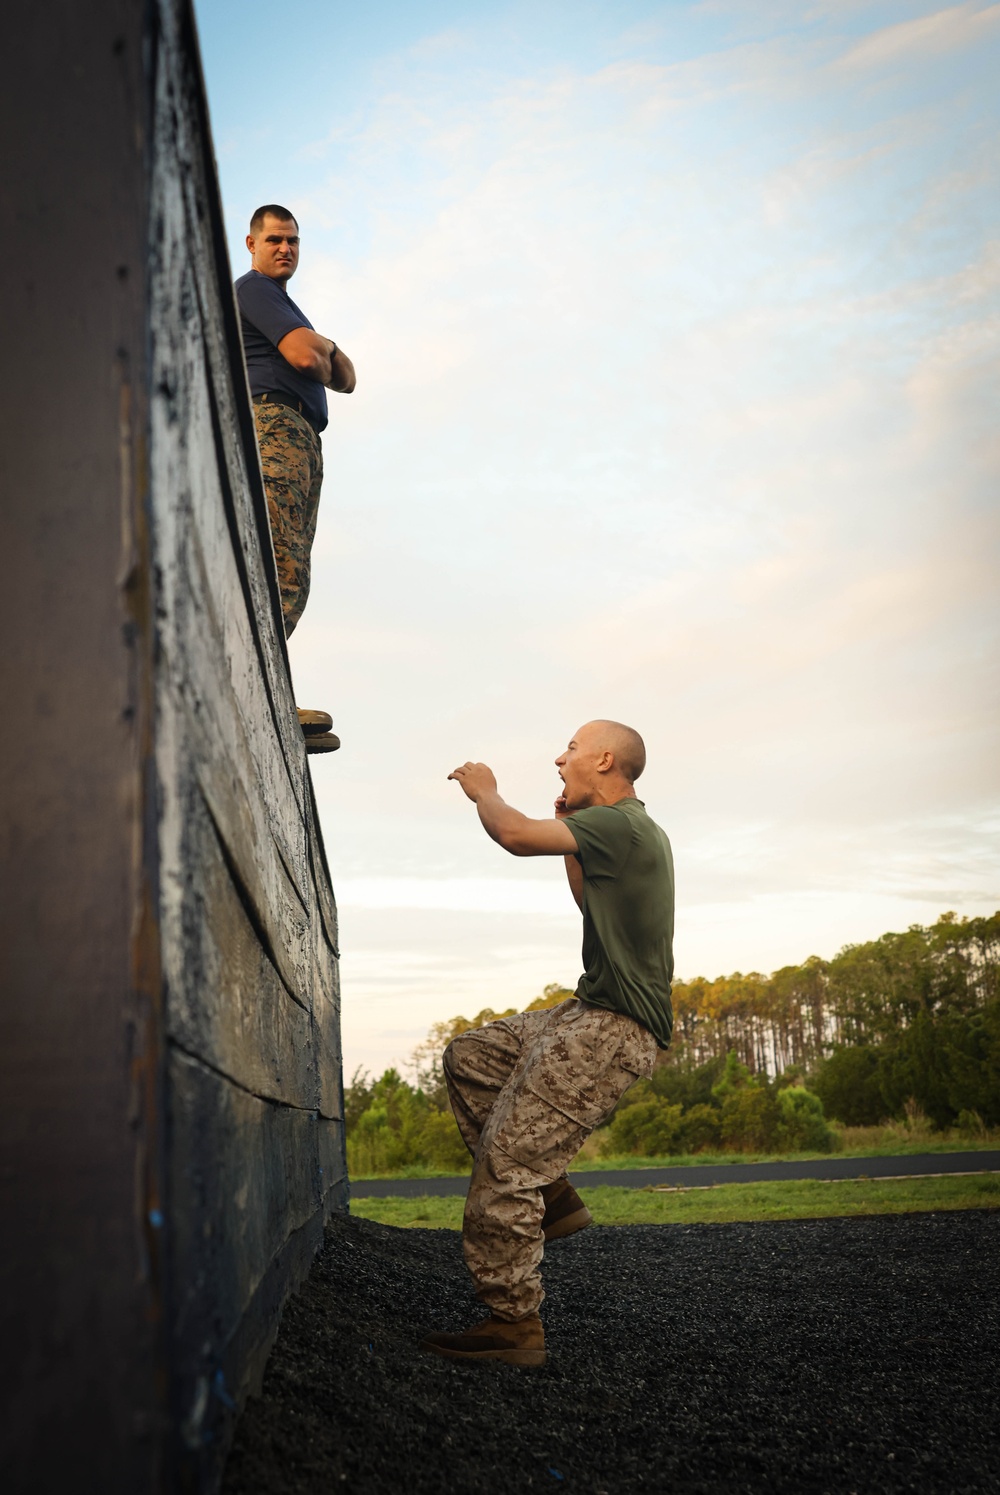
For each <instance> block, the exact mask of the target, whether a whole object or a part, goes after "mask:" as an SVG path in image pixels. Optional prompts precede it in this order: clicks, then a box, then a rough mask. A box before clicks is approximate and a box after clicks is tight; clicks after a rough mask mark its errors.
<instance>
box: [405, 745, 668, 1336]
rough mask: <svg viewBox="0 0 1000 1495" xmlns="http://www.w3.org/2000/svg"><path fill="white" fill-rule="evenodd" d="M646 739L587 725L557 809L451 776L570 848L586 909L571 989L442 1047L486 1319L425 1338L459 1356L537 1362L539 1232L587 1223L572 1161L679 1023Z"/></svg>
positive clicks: (484, 779)
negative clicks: (642, 788)
mask: <svg viewBox="0 0 1000 1495" xmlns="http://www.w3.org/2000/svg"><path fill="white" fill-rule="evenodd" d="M645 763H646V750H645V748H644V746H643V742H642V738H641V737H640V736H639V734H638V732H636V731H634V730H633V729H632V728H631V727H625V726H622V724H621V723H620V722H610V721H593V722H588V723H587V725H586V726H585V727H581V728H580V730H579V732H577V734H576V736H575V737H574V738H573V739H572V740H571V741H570V744H569V746H568V747H567V748H566V751H565V752H564V753H561V754H560V756H559V757H558V758H557V759H556V766H557V768H558V769H559V775H560V777H561V779H562V781H563V792H562V794H561V795H560V796H559V798H558V799H557V800H556V814H555V819H554V820H530V819H529V818H528V816H527V815H522V814H521V812H520V811H519V810H515V809H513V808H512V806H510V805H508V804H506V803H505V802H504V801H503V800H502V799H501V798H500V795H499V794H498V792H497V782H496V779H495V778H494V777H493V774H492V772H491V771H490V769H488V768H487V767H486V764H485V763H466V764H464V765H463V766H462V767H461V768H456V769H455V771H454V773H452V774H449V778H452V779H455V780H457V782H458V783H459V784H461V786H462V788H463V789H464V791H465V793H466V794H467V796H468V797H469V799H471V800H472V801H473V803H474V804H475V805H476V808H477V809H478V811H479V818H480V820H481V821H482V824H483V828H484V829H485V831H486V833H487V835H489V836H491V837H492V838H493V840H494V841H496V842H498V843H499V845H501V846H502V847H503V848H504V850H505V851H509V852H511V853H512V854H513V855H514V856H562V857H564V858H565V864H566V873H567V876H568V878H569V885H570V888H571V890H572V893H573V897H574V898H575V899H576V901H577V904H578V905H579V907H580V909H581V910H582V912H583V963H584V967H585V970H584V973H583V975H582V976H581V977H580V982H579V985H578V986H577V989H576V995H575V996H574V997H573V998H572V999H571V1000H570V1001H568V1002H562V1003H561V1004H560V1005H559V1006H558V1007H554V1008H551V1009H549V1010H548V1011H542V1012H522V1013H521V1014H520V1015H519V1016H517V1017H512V1018H501V1019H500V1020H499V1022H495V1023H488V1024H487V1025H486V1027H485V1028H476V1029H473V1031H472V1032H469V1033H463V1034H461V1036H460V1037H458V1038H456V1039H455V1040H454V1041H453V1042H452V1043H451V1044H449V1046H448V1049H447V1050H446V1052H445V1056H444V1072H445V1077H446V1079H447V1082H448V1093H449V1096H450V1098H451V1104H452V1109H453V1111H454V1112H455V1119H456V1121H457V1122H458V1126H459V1130H460V1131H461V1133H462V1136H463V1137H464V1138H465V1142H466V1144H467V1146H468V1148H469V1151H470V1152H471V1153H472V1155H473V1166H472V1178H471V1180H470V1183H469V1195H468V1199H467V1201H466V1206H465V1219H464V1222H463V1226H462V1243H463V1248H464V1251H465V1260H466V1264H467V1265H468V1268H469V1271H470V1272H471V1273H472V1278H473V1281H474V1282H475V1286H476V1296H477V1297H478V1298H479V1299H480V1301H481V1302H482V1303H484V1304H485V1305H486V1306H487V1307H488V1308H489V1310H490V1316H489V1318H487V1319H485V1320H484V1321H483V1322H482V1323H481V1324H477V1325H476V1326H475V1327H474V1328H472V1329H470V1330H468V1331H467V1332H466V1333H464V1334H443V1333H436V1334H429V1335H428V1336H427V1338H426V1339H425V1340H424V1341H423V1347H424V1348H425V1349H428V1350H432V1351H434V1353H435V1354H438V1355H444V1356H446V1357H447V1358H449V1359H456V1360H476V1361H485V1360H503V1361H506V1362H507V1363H508V1364H511V1365H543V1364H544V1363H545V1335H544V1332H543V1330H542V1323H541V1319H540V1318H539V1316H538V1309H539V1305H540V1304H541V1301H542V1298H543V1297H544V1293H543V1292H542V1282H541V1273H540V1271H539V1267H540V1265H541V1260H542V1254H543V1250H544V1243H545V1242H546V1241H551V1240H555V1239H558V1238H559V1237H560V1236H566V1235H571V1234H572V1233H573V1232H574V1231H576V1230H581V1229H583V1227H584V1226H586V1225H589V1224H590V1220H591V1217H590V1214H589V1212H588V1210H587V1208H586V1206H585V1205H584V1203H583V1201H582V1200H581V1199H580V1196H579V1195H578V1194H577V1193H576V1191H575V1190H574V1189H573V1187H572V1185H571V1184H570V1182H569V1180H568V1179H567V1177H566V1169H567V1167H568V1166H569V1164H570V1163H571V1162H572V1160H573V1158H574V1157H575V1156H576V1154H577V1153H578V1152H579V1150H580V1148H581V1146H582V1145H583V1142H584V1141H585V1139H586V1138H587V1137H588V1136H589V1134H590V1133H591V1132H592V1131H593V1129H594V1127H595V1126H599V1125H600V1124H601V1122H602V1121H604V1120H605V1119H606V1118H607V1117H608V1116H609V1115H610V1114H611V1112H612V1111H613V1110H614V1107H615V1106H616V1105H617V1103H618V1101H619V1100H620V1099H621V1097H622V1096H623V1095H624V1093H625V1091H626V1090H627V1089H628V1088H629V1086H630V1085H631V1084H633V1083H634V1081H635V1080H637V1079H640V1078H642V1077H648V1076H649V1075H650V1074H651V1073H652V1071H653V1064H654V1062H655V1059H656V1051H657V1048H664V1049H665V1048H666V1047H667V1045H668V1044H669V1042H670V1034H671V1030H672V1028H673V1010H672V1008H671V1005H670V983H671V980H672V978H673V953H672V946H673V933H674V867H673V858H672V856H671V852H670V842H669V841H668V840H667V838H666V836H665V835H664V833H663V831H662V830H661V829H660V827H659V826H658V825H656V824H655V822H654V821H652V820H651V819H650V818H649V816H648V815H647V814H646V811H645V808H644V806H643V804H642V801H641V800H639V799H637V798H636V794H635V788H634V785H635V781H636V779H637V778H638V777H639V775H640V774H641V772H642V770H643V768H644V767H645Z"/></svg>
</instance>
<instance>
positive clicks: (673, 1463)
mask: <svg viewBox="0 0 1000 1495" xmlns="http://www.w3.org/2000/svg"><path fill="white" fill-rule="evenodd" d="M544 1270H545V1285H546V1289H547V1292H548V1298H547V1300H546V1303H545V1304H544V1306H543V1309H542V1314H543V1317H544V1319H545V1323H546V1334H547V1338H548V1347H549V1363H548V1365H546V1366H545V1367H544V1368H543V1369H539V1370H519V1369H516V1368H514V1367H510V1366H502V1365H492V1366H470V1365H464V1364H456V1363H454V1362H451V1361H444V1360H439V1359H437V1358H436V1357H434V1356H432V1355H426V1354H424V1353H422V1352H420V1351H419V1350H418V1349H417V1341H418V1340H419V1338H420V1336H421V1334H422V1333H423V1332H424V1331H425V1330H426V1329H427V1328H429V1327H435V1328H442V1329H460V1328H462V1327H464V1326H466V1325H467V1324H469V1323H471V1322H474V1321H475V1320H476V1319H477V1318H479V1317H480V1316H481V1314H480V1312H479V1310H478V1308H477V1305H476V1304H475V1303H474V1300H473V1298H472V1294H471V1290H470V1288H469V1285H468V1281H467V1278H466V1275H465V1270H464V1267H463V1264H462V1259H461V1247H460V1239H459V1237H458V1235H457V1234H455V1233H453V1232H451V1231H443V1230H442V1231H431V1230H405V1231H404V1230H396V1229H393V1228H391V1227H389V1226H385V1225H376V1224H374V1223H372V1222H370V1221H367V1220H352V1219H348V1218H346V1217H344V1218H338V1219H336V1220H334V1222H333V1223H332V1225H331V1226H330V1229H329V1232H328V1236H327V1241H326V1245H325V1247H324V1249H323V1252H322V1253H321V1255H320V1257H319V1258H318V1259H317V1262H316V1266H315V1268H314V1270H313V1272H312V1274H311V1275H310V1277H309V1280H308V1282H307V1283H306V1285H305V1287H304V1289H303V1291H302V1292H301V1293H300V1294H299V1295H298V1297H296V1298H295V1299H294V1300H293V1301H292V1302H291V1303H290V1304H289V1305H288V1307H287V1309H286V1311H285V1316H284V1320H283V1323H282V1327H281V1333H280V1335H279V1338H278V1342H277V1344H276V1347H275V1350H274V1353H273V1355H272V1357H271V1361H270V1363H269V1366H268V1370H267V1374H266V1377H265V1382H264V1388H263V1395H262V1397H261V1398H259V1399H257V1400H252V1401H250V1402H249V1403H248V1405H247V1408H246V1410H245V1412H244V1414H243V1416H242V1418H241V1420H240V1422H239V1424H238V1426H237V1430H236V1438H235V1443H234V1446H233V1449H232V1453H231V1455H230V1459H229V1463H228V1467H227V1470H226V1476H225V1481H224V1487H223V1488H224V1490H225V1492H226V1495H328V1492H330V1491H336V1490H348V1491H352V1492H353V1491H356V1492H359V1495H368V1492H379V1495H382V1492H386V1495H389V1492H396V1491H405V1492H411V1491H412V1492H415V1495H419V1492H427V1495H441V1492H449V1495H471V1492H477V1495H478V1492H485V1495H494V1492H495V1495H515V1492H520V1491H525V1490H548V1491H558V1492H560V1495H563V1492H570V1491H579V1492H587V1495H600V1492H606V1495H626V1492H630V1491H633V1490H650V1491H671V1492H673V1491H683V1492H692V1495H694V1492H703V1495H709V1492H711V1495H715V1492H723V1491H724V1492H727V1495H738V1492H743V1491H754V1492H757V1491H769V1492H770V1491H776V1492H789V1495H793V1492H794V1495H799V1492H804V1491H824V1492H830V1495H840V1492H843V1495H849V1492H851V1491H854V1492H857V1495H869V1492H871V1495H875V1492H882V1491H893V1492H895V1491H917V1492H920V1495H927V1492H938V1491H940V1492H942V1495H964V1492H977V1495H978V1492H985V1491H991V1492H995V1491H998V1490H1000V1433H998V1427H1000V1412H998V1390H1000V1387H998V1374H997V1372H998V1359H1000V1313H998V1293H997V1286H998V1280H1000V1213H994V1212H987V1211H968V1212H961V1213H953V1214H952V1213H946V1214H921V1215H903V1216H899V1215H897V1216H882V1217H876V1218H868V1219H851V1220H809V1221H796V1222H789V1223H787V1224H774V1223H769V1224H752V1225H689V1226H679V1225H667V1226H657V1225H632V1226H624V1227H617V1228H613V1227H604V1228H602V1227H596V1226H595V1227H592V1228H591V1229H590V1230H587V1231H584V1232H582V1233H581V1234H580V1235H578V1236H575V1237H573V1238H572V1239H570V1240H567V1241H561V1242H558V1243H555V1244H553V1245H552V1246H551V1247H550V1248H549V1251H548V1253H547V1256H546V1260H545V1269H544Z"/></svg>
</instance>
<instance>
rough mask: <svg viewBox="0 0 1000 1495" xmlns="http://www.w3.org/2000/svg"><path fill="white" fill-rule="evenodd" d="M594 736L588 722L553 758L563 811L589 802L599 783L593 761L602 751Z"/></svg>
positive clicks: (599, 757) (595, 733)
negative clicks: (555, 757) (557, 773)
mask: <svg viewBox="0 0 1000 1495" xmlns="http://www.w3.org/2000/svg"><path fill="white" fill-rule="evenodd" d="M598 739H599V732H598V729H597V727H595V726H594V724H593V723H592V722H588V723H587V725H586V726H585V727H581V728H580V730H579V731H578V732H577V733H576V735H575V737H571V738H570V740H569V745H568V747H566V748H565V749H564V751H563V752H561V753H560V754H559V757H558V758H557V759H556V768H558V770H559V777H560V778H561V779H562V781H563V785H564V788H563V795H564V797H565V800H566V808H567V810H582V809H583V808H584V807H585V806H586V805H589V804H590V803H591V802H592V799H593V795H594V793H595V791H596V789H597V786H598V783H599V775H598V772H597V764H598V762H599V761H600V759H601V758H602V756H603V753H604V748H603V747H602V746H601V744H600V742H599V740H598Z"/></svg>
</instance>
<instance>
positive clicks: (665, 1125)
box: [600, 1096, 683, 1158]
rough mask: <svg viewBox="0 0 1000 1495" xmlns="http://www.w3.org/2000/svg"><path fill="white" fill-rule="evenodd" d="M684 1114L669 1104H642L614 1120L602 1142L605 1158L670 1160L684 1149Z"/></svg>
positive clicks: (626, 1108)
mask: <svg viewBox="0 0 1000 1495" xmlns="http://www.w3.org/2000/svg"><path fill="white" fill-rule="evenodd" d="M681 1116H682V1110H681V1107H680V1106H672V1105H671V1104H670V1102H669V1101H665V1100H659V1099H657V1098H656V1097H655V1096H654V1097H653V1098H652V1099H651V1100H640V1101H639V1102H638V1103H637V1104H636V1105H632V1106H626V1107H625V1109H624V1110H619V1111H618V1112H617V1113H616V1114H615V1116H614V1117H613V1119H612V1121H611V1124H610V1125H609V1126H608V1127H607V1128H606V1129H605V1131H604V1135H603V1136H602V1137H601V1141H600V1151H601V1156H602V1157H619V1156H624V1155H627V1154H632V1155H633V1156H634V1157H646V1158H656V1157H667V1156H669V1155H670V1154H671V1153H675V1152H678V1151H679V1149H680V1141H681V1136H682V1134H683V1122H682V1120H681Z"/></svg>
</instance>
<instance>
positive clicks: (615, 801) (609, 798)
mask: <svg viewBox="0 0 1000 1495" xmlns="http://www.w3.org/2000/svg"><path fill="white" fill-rule="evenodd" d="M635 798H636V792H635V790H634V789H633V787H632V785H631V784H630V783H629V782H628V780H627V779H625V780H619V781H618V782H617V783H614V784H605V783H600V784H598V786H597V788H596V789H595V790H594V794H593V798H592V799H590V800H589V801H588V803H587V809H588V810H589V809H592V808H593V807H594V805H620V804H621V802H622V800H623V799H635Z"/></svg>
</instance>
